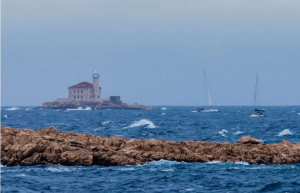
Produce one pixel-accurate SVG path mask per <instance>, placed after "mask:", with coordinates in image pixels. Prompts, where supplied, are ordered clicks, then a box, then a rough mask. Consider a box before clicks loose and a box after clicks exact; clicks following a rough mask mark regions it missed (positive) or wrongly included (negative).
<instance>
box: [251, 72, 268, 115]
mask: <svg viewBox="0 0 300 193" xmlns="http://www.w3.org/2000/svg"><path fill="white" fill-rule="evenodd" d="M257 83H258V74H256V83H255V91H254V98H253V109H254V112H253V113H252V114H251V116H250V117H263V116H265V115H264V113H265V111H264V110H262V109H256V108H255V106H256V94H257Z"/></svg>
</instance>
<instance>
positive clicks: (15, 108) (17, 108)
mask: <svg viewBox="0 0 300 193" xmlns="http://www.w3.org/2000/svg"><path fill="white" fill-rule="evenodd" d="M4 110H7V111H15V110H20V108H19V107H11V108H8V109H4Z"/></svg>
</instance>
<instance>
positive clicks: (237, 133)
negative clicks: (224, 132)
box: [235, 131, 245, 135]
mask: <svg viewBox="0 0 300 193" xmlns="http://www.w3.org/2000/svg"><path fill="white" fill-rule="evenodd" d="M242 133H245V132H241V131H237V132H235V135H239V134H242Z"/></svg>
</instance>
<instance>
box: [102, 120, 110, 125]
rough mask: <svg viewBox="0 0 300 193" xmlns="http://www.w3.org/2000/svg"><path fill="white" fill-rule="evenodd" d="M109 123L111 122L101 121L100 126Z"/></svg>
mask: <svg viewBox="0 0 300 193" xmlns="http://www.w3.org/2000/svg"><path fill="white" fill-rule="evenodd" d="M110 122H112V121H103V122H102V123H101V124H102V125H107V124H108V123H110Z"/></svg>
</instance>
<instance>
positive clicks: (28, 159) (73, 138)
mask: <svg viewBox="0 0 300 193" xmlns="http://www.w3.org/2000/svg"><path fill="white" fill-rule="evenodd" d="M160 159H164V160H170V161H178V162H181V161H184V162H202V163H204V162H209V161H220V162H241V161H244V162H248V163H249V164H296V163H300V143H296V144H291V143H290V142H289V141H286V140H284V141H282V142H281V143H277V144H264V143H262V142H260V141H259V140H258V139H255V138H251V137H249V136H245V137H242V138H241V139H239V140H238V142H237V143H228V142H225V143H218V142H204V141H182V142H175V141H166V140H156V139H150V140H144V139H127V138H121V137H115V136H111V137H102V136H100V135H98V136H94V135H90V134H87V133H83V134H76V133H74V132H68V133H66V132H63V131H58V130H56V129H55V128H54V127H48V128H44V129H40V130H33V129H13V128H10V127H3V126H1V164H2V165H4V166H17V165H20V166H33V165H57V164H61V165H66V166H92V165H102V166H116V165H138V164H146V163H148V162H151V161H157V160H160Z"/></svg>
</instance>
